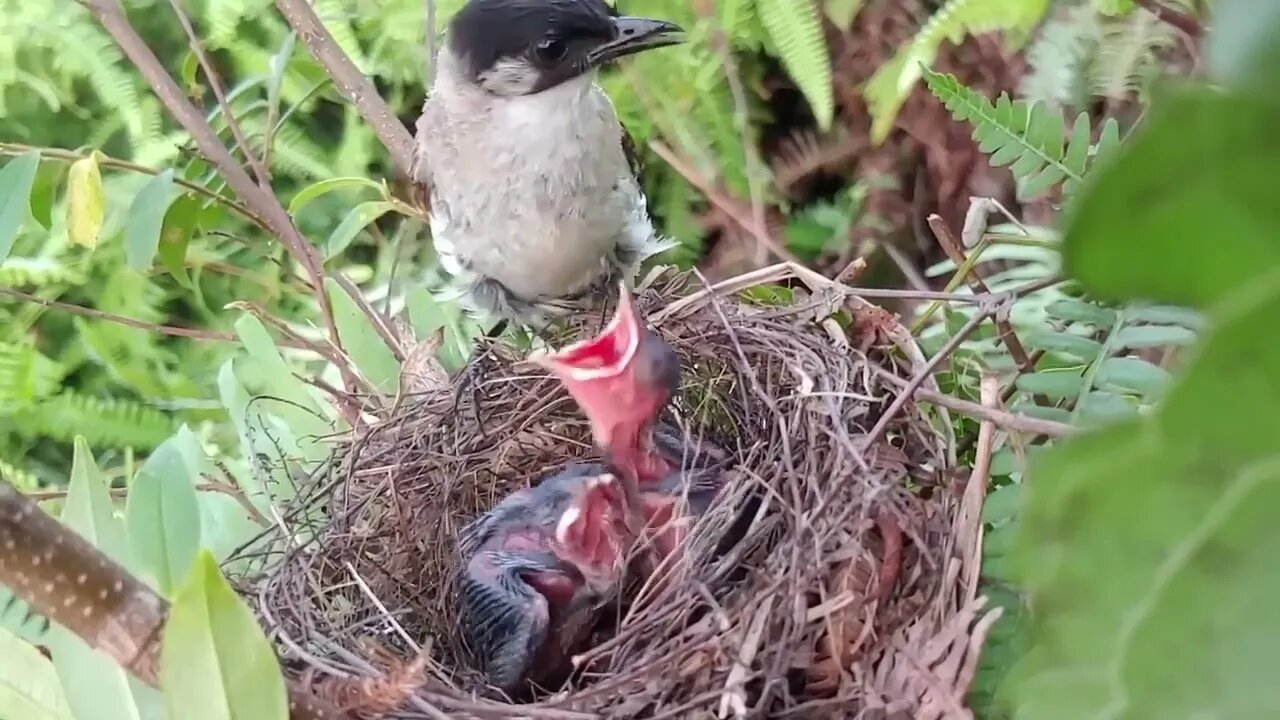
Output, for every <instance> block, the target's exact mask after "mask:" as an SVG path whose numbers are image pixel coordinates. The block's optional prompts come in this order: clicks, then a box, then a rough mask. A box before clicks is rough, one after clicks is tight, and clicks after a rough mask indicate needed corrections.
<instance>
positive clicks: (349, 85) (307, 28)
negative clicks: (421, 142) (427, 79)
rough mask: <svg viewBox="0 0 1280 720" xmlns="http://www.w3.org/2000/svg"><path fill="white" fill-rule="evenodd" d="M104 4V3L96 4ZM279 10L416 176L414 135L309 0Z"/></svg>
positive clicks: (394, 157)
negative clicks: (348, 54) (347, 52)
mask: <svg viewBox="0 0 1280 720" xmlns="http://www.w3.org/2000/svg"><path fill="white" fill-rule="evenodd" d="M93 1H100V0H93ZM275 4H276V8H277V9H278V10H279V11H280V14H281V15H283V16H284V19H285V21H286V22H288V23H289V27H291V28H293V29H294V31H295V32H297V33H298V38H299V39H301V40H302V44H303V45H306V46H307V52H309V53H311V57H313V58H315V59H316V62H318V63H320V65H321V66H323V67H324V69H325V72H327V73H328V74H329V77H331V78H333V85H334V87H336V88H337V89H338V92H340V93H342V97H344V98H346V99H347V100H348V101H349V102H350V103H351V104H352V105H354V106H355V108H356V111H357V112H359V113H360V117H362V118H364V120H365V122H367V123H369V127H371V128H373V132H374V134H375V135H377V136H378V140H380V141H381V142H382V146H383V147H385V148H386V149H387V155H388V157H389V158H390V159H391V163H392V164H393V165H395V166H396V169H398V170H399V171H400V172H402V173H404V174H405V177H408V178H412V177H413V176H414V175H413V147H414V143H413V135H411V134H410V133H409V131H408V130H406V129H405V127H404V125H403V124H402V123H401V122H400V119H399V118H397V117H396V115H395V113H393V112H391V107H390V106H388V105H387V102H386V101H385V100H383V99H382V96H381V95H379V94H378V88H376V87H374V84H373V81H372V80H370V79H369V78H368V77H367V76H366V75H365V74H364V73H362V72H360V68H357V67H356V65H355V63H353V62H351V58H349V57H347V55H346V53H344V52H342V48H340V47H338V42H337V41H336V40H334V39H333V35H331V34H330V33H329V31H328V29H326V28H325V26H324V23H322V22H320V18H319V16H317V15H316V12H315V10H314V9H312V7H311V3H309V2H308V1H307V0H275Z"/></svg>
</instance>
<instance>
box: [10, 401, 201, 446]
mask: <svg viewBox="0 0 1280 720" xmlns="http://www.w3.org/2000/svg"><path fill="white" fill-rule="evenodd" d="M13 421H14V423H15V424H17V425H19V426H20V427H22V428H23V429H24V431H25V433H26V434H27V435H29V436H40V437H46V438H52V439H54V440H60V441H62V442H67V443H69V442H72V441H73V440H74V439H75V436H76V435H83V436H84V437H85V439H86V440H88V441H89V444H91V445H93V446H95V447H114V448H126V447H132V448H138V449H143V450H150V449H152V448H154V447H156V446H157V445H159V444H160V443H162V442H164V441H165V439H166V438H168V437H169V435H171V434H172V433H173V432H174V431H175V430H176V429H177V428H176V424H175V423H174V421H173V420H172V419H171V418H170V417H169V416H168V415H166V414H164V413H162V412H160V411H159V410H156V409H155V408H153V407H151V406H150V405H143V404H142V403H139V402H136V401H133V400H124V399H120V398H106V399H101V398H95V397H87V396H85V395H79V394H77V393H75V392H72V391H64V392H62V393H60V394H58V395H56V396H54V397H52V398H50V399H48V400H45V401H44V402H41V403H39V404H38V405H36V406H34V407H31V408H28V409H26V410H22V411H19V412H17V413H15V414H14V415H13Z"/></svg>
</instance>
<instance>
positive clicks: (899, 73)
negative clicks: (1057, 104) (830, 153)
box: [863, 0, 1049, 145]
mask: <svg viewBox="0 0 1280 720" xmlns="http://www.w3.org/2000/svg"><path fill="white" fill-rule="evenodd" d="M1048 9H1049V3H1048V0H948V2H947V4H946V5H943V6H942V7H941V8H940V9H939V10H938V12H936V13H934V15H933V17H931V18H929V21H928V22H927V23H925V26H924V27H923V28H921V30H920V32H919V33H917V34H916V36H915V37H914V38H913V39H912V40H911V42H909V43H907V44H906V45H904V46H902V47H901V48H900V49H899V50H898V52H897V54H896V55H894V57H893V59H892V60H890V61H889V62H887V63H885V64H884V65H881V66H880V68H879V69H878V70H876V72H875V74H874V75H872V76H871V79H870V80H868V81H867V85H866V87H865V88H864V89H863V96H864V97H865V98H866V101H867V110H868V111H869V112H870V114H871V142H873V143H875V144H877V145H878V144H880V143H882V142H884V139H885V138H886V137H888V136H889V131H890V130H891V129H893V122H894V120H895V119H896V118H897V116H898V110H899V109H901V108H902V104H903V103H904V102H906V100H907V97H908V96H909V95H910V94H911V90H912V89H913V88H914V87H915V85H916V82H917V81H918V80H919V79H920V69H921V65H923V66H924V67H926V68H927V67H930V66H932V65H933V61H934V59H935V58H936V57H937V55H938V49H939V48H940V47H942V42H943V41H944V40H950V41H951V42H952V43H956V44H958V43H960V42H961V41H962V40H964V38H965V37H966V36H968V35H977V34H979V33H985V32H995V31H1006V32H1009V31H1017V32H1026V31H1029V30H1030V29H1031V28H1032V27H1034V26H1035V24H1036V23H1038V22H1039V21H1040V18H1041V17H1043V16H1044V14H1045V12H1046V11H1047V10H1048Z"/></svg>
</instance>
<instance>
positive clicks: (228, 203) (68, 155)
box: [0, 142, 271, 232]
mask: <svg viewBox="0 0 1280 720" xmlns="http://www.w3.org/2000/svg"><path fill="white" fill-rule="evenodd" d="M32 150H35V151H37V152H39V153H40V158H41V159H42V160H58V161H61V162H67V163H73V162H75V161H77V160H83V159H84V158H87V157H89V155H88V154H86V153H78V152H72V151H70V150H64V149H62V148H47V147H36V146H33V145H23V144H21V143H8V142H0V155H21V154H23V153H25V152H31V151H32ZM97 158H98V164H99V165H101V166H102V167H109V168H113V169H116V170H128V171H130V172H136V173H140V174H142V175H152V176H155V175H159V174H160V173H162V172H164V171H163V170H157V169H156V168H152V167H147V166H146V165H138V164H137V163H131V162H129V161H128V160H121V159H119V158H113V157H111V156H110V155H105V154H103V153H102V152H101V151H99V152H97ZM173 184H174V185H178V186H180V187H184V188H186V189H187V190H190V191H191V192H193V193H196V194H197V195H202V196H204V197H207V198H209V199H210V200H213V201H215V202H217V203H219V204H220V205H223V206H224V207H227V208H230V209H231V210H234V211H235V212H236V213H237V214H238V215H240V216H242V217H244V218H245V219H246V220H248V221H249V222H251V223H253V224H254V225H257V226H258V227H260V228H262V229H263V230H266V231H267V232H271V227H270V226H269V225H267V221H266V220H263V219H262V218H261V217H260V216H258V214H257V213H255V212H253V211H252V210H250V209H249V208H247V207H245V206H244V205H243V204H241V203H240V201H238V200H236V199H235V198H232V197H227V196H226V195H223V194H221V193H218V192H215V191H213V190H210V189H209V188H207V187H205V186H204V185H201V184H200V183H195V182H191V181H190V180H186V179H184V178H181V177H179V176H177V175H174V176H173Z"/></svg>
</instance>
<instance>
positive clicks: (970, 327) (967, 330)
mask: <svg viewBox="0 0 1280 720" xmlns="http://www.w3.org/2000/svg"><path fill="white" fill-rule="evenodd" d="M998 309H999V303H994V304H991V305H990V306H989V307H986V308H984V309H982V310H980V311H978V312H976V313H974V314H973V317H971V318H969V322H966V323H965V324H964V326H963V327H961V328H960V329H959V330H957V331H956V334H955V335H952V336H951V338H950V339H949V340H947V344H946V345H943V346H942V349H940V350H938V352H937V353H935V354H934V356H933V357H931V358H929V361H928V362H926V363H925V364H924V367H923V368H921V369H920V371H919V372H917V373H916V374H915V375H914V376H913V377H912V378H911V380H910V381H909V382H908V383H907V385H906V387H904V388H903V389H902V391H901V392H899V393H898V396H897V397H895V398H894V399H893V402H891V403H889V407H888V408H886V409H885V411H884V413H882V414H881V415H880V419H879V420H877V421H876V424H875V425H874V426H872V428H871V430H870V431H869V432H868V433H867V435H866V437H864V438H863V439H862V446H863V447H864V448H865V447H870V446H871V445H873V444H875V443H876V442H878V441H879V440H880V437H881V436H882V435H884V433H885V431H887V430H888V429H889V423H891V422H893V419H894V418H895V417H897V415H898V412H899V411H901V410H902V408H903V406H904V405H906V404H907V400H909V399H910V398H911V397H912V396H913V395H915V393H916V390H918V389H920V386H921V385H922V384H923V383H924V381H925V380H926V379H928V378H929V377H930V376H931V375H933V372H934V371H935V370H937V369H938V366H939V365H941V364H942V361H943V360H946V359H947V358H948V357H951V353H953V352H955V350H956V348H958V347H960V344H961V343H963V342H964V341H965V339H966V338H968V337H969V335H971V334H972V333H973V331H974V330H977V329H978V326H979V325H981V324H982V323H983V322H984V321H985V320H986V319H987V317H988V316H990V315H992V314H994V313H995V312H996V311H997V310H998Z"/></svg>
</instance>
